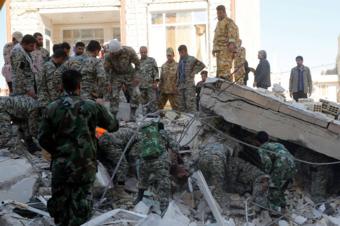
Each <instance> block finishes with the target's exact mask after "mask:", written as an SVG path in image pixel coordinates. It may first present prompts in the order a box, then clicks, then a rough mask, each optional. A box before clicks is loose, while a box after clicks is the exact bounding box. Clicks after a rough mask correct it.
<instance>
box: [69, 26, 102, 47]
mask: <svg viewBox="0 0 340 226" xmlns="http://www.w3.org/2000/svg"><path fill="white" fill-rule="evenodd" d="M91 40H96V41H98V42H99V43H100V44H103V43H104V29H102V28H94V29H65V30H63V41H64V42H68V43H70V44H71V45H72V46H73V45H75V43H76V42H84V43H85V45H87V44H88V43H89V42H90V41H91Z"/></svg>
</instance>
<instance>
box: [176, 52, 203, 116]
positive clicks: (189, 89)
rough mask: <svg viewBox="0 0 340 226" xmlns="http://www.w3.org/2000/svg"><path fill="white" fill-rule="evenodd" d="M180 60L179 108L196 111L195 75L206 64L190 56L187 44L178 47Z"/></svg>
mask: <svg viewBox="0 0 340 226" xmlns="http://www.w3.org/2000/svg"><path fill="white" fill-rule="evenodd" d="M178 52H179V55H180V61H179V63H178V70H177V88H178V90H179V110H180V111H183V112H195V111H196V95H195V93H196V89H195V75H196V74H197V73H199V72H200V71H202V70H203V69H204V68H205V65H204V64H203V63H202V62H201V61H199V60H198V59H196V58H195V57H193V56H189V54H188V49H187V47H186V46H185V45H181V46H179V47H178Z"/></svg>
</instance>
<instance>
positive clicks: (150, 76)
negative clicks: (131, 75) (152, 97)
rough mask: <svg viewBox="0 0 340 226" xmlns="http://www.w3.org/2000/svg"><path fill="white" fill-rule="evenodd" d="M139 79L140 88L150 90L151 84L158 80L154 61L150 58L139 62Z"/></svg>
mask: <svg viewBox="0 0 340 226" xmlns="http://www.w3.org/2000/svg"><path fill="white" fill-rule="evenodd" d="M138 74H139V78H140V79H141V83H140V87H141V88H151V87H152V83H153V82H154V81H155V80H156V79H158V78H159V74H158V67H157V63H156V60H155V59H154V58H152V57H147V58H146V59H141V60H140V68H139V73H138Z"/></svg>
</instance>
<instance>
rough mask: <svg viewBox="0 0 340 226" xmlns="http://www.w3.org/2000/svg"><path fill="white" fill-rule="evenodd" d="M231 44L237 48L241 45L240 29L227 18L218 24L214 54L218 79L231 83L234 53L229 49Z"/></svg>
mask: <svg viewBox="0 0 340 226" xmlns="http://www.w3.org/2000/svg"><path fill="white" fill-rule="evenodd" d="M231 42H234V43H235V44H236V46H239V44H240V40H239V32H238V27H237V25H236V24H235V23H234V21H233V20H232V19H230V18H228V17H225V18H224V19H222V20H220V21H218V22H217V25H216V29H215V36H214V45H213V52H215V53H216V60H217V73H216V75H217V77H222V78H225V79H226V80H229V81H232V76H231V68H232V63H233V53H232V52H230V50H229V49H228V45H229V43H231Z"/></svg>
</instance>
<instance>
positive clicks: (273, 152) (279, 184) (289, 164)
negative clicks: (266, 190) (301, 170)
mask: <svg viewBox="0 0 340 226" xmlns="http://www.w3.org/2000/svg"><path fill="white" fill-rule="evenodd" d="M258 153H259V156H260V158H261V162H262V170H263V171H264V172H265V173H267V174H269V175H270V176H271V179H272V183H273V185H274V187H272V188H271V189H270V194H269V200H270V203H271V205H272V206H273V207H284V206H285V204H286V201H285V195H284V191H285V189H286V186H287V185H288V183H289V182H290V181H291V180H292V179H293V177H294V176H295V174H296V172H297V171H296V165H295V162H294V157H293V156H292V154H290V152H289V151H288V150H287V149H286V148H285V146H283V145H282V144H280V143H270V142H267V143H265V144H263V145H262V146H261V147H260V149H259V150H258Z"/></svg>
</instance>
